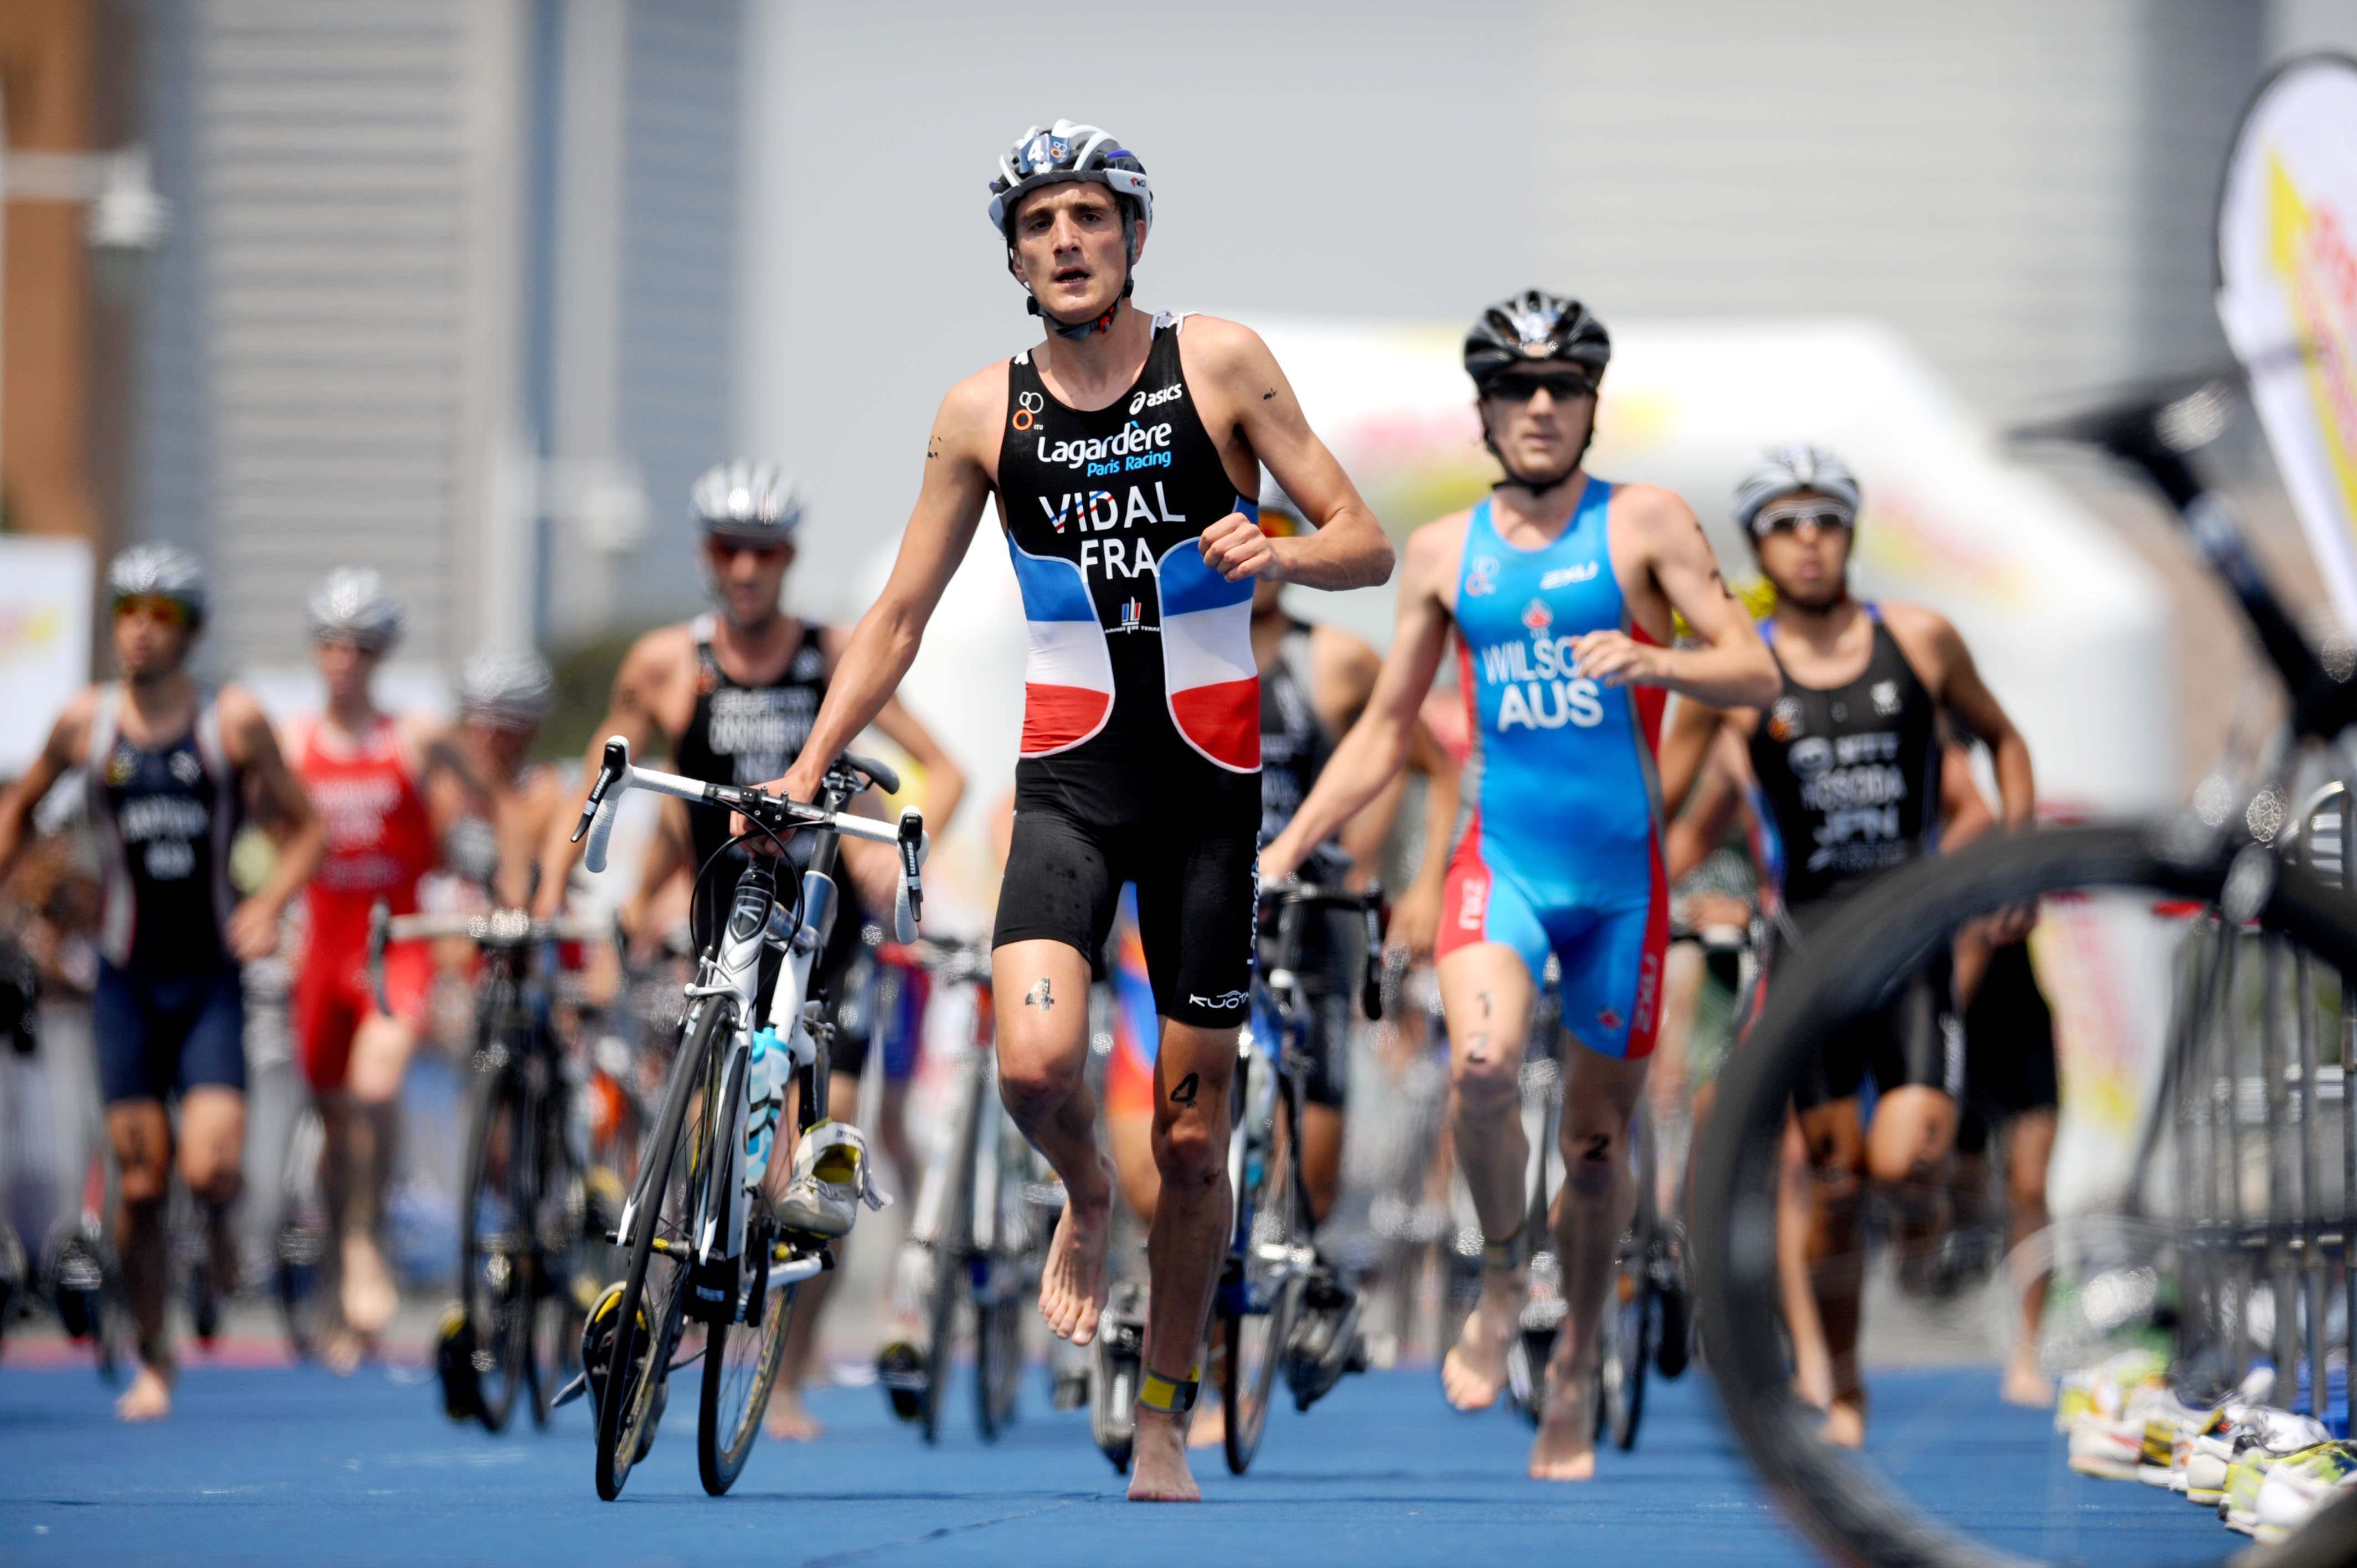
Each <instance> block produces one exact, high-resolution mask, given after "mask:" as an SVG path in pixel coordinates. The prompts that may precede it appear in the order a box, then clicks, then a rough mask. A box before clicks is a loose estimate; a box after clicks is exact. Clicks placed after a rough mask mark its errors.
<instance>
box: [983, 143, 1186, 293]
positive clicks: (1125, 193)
mask: <svg viewBox="0 0 2357 1568" xmlns="http://www.w3.org/2000/svg"><path fill="white" fill-rule="evenodd" d="M1071 180H1084V181H1086V182H1088V183H1090V184H1092V185H1102V186H1103V187H1104V188H1106V189H1108V190H1110V191H1112V192H1113V193H1114V196H1116V197H1119V198H1122V199H1123V200H1124V205H1125V208H1126V209H1129V210H1131V211H1132V212H1133V214H1134V218H1133V220H1137V221H1143V222H1144V223H1145V224H1146V228H1147V229H1148V230H1149V231H1150V230H1152V229H1153V227H1154V187H1153V186H1152V185H1150V184H1148V183H1147V181H1146V166H1145V165H1144V164H1142V163H1140V162H1138V159H1137V155H1136V154H1135V153H1133V152H1131V151H1130V150H1129V149H1128V148H1126V147H1124V146H1122V145H1120V144H1119V143H1117V142H1115V141H1114V137H1113V133H1112V132H1110V131H1101V130H1099V129H1097V127H1095V126H1094V125H1075V124H1072V122H1071V121H1070V120H1059V121H1057V122H1056V123H1055V124H1052V125H1048V126H1039V125H1034V126H1032V127H1031V128H1030V129H1029V130H1028V131H1026V132H1024V133H1023V134H1021V135H1020V136H1017V137H1016V138H1015V145H1013V146H1012V147H1009V148H1008V149H1007V150H1006V152H1004V153H1002V154H1000V155H999V158H998V175H997V177H996V178H995V179H993V180H992V181H991V182H990V226H991V227H992V228H994V229H996V230H997V231H998V232H999V235H1000V237H1001V238H1003V239H1005V240H1006V242H1008V243H1009V244H1012V243H1013V242H1014V233H1013V230H1014V223H1015V208H1016V204H1017V202H1019V201H1021V200H1022V199H1023V198H1024V197H1026V196H1028V195H1029V194H1030V193H1031V192H1032V191H1035V190H1037V189H1039V188H1040V187H1041V186H1043V185H1061V184H1064V183H1066V182H1068V181H1071ZM1129 238H1130V258H1129V259H1130V260H1131V261H1133V262H1134V261H1135V260H1136V259H1137V236H1136V235H1135V234H1132V235H1131V236H1130V237H1129Z"/></svg>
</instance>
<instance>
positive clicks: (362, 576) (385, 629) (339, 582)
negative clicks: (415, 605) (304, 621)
mask: <svg viewBox="0 0 2357 1568" xmlns="http://www.w3.org/2000/svg"><path fill="white" fill-rule="evenodd" d="M304 610H305V613H306V615H307V618H308V619H309V621H310V623H311V640H312V641H314V642H349V643H350V644H351V645H352V646H353V647H354V648H357V649H360V650H362V651H363V652H367V653H382V652H384V651H385V650H387V649H389V648H391V647H392V646H393V644H394V643H396V642H399V641H400V640H401V628H402V608H401V601H400V600H399V599H396V598H394V597H393V594H392V591H391V590H389V589H388V588H386V587H385V585H384V579H383V578H382V577H381V576H379V575H377V573H376V569H375V568H374V567H371V566H339V567H337V568H336V569H335V570H334V571H332V572H330V573H328V575H327V577H326V579H325V580H324V581H322V582H321V583H320V584H319V585H318V586H317V587H316V588H313V589H312V590H311V596H310V598H309V599H308V600H307V602H306V603H305V605H304Z"/></svg>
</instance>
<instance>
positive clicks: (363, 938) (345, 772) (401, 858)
mask: <svg viewBox="0 0 2357 1568" xmlns="http://www.w3.org/2000/svg"><path fill="white" fill-rule="evenodd" d="M294 739H295V746H294V753H295V772H296V777H297V778H299V779H302V781H303V788H304V789H306V790H307V791H308V792H309V794H310V797H311V802H312V804H313V805H314V806H316V807H317V809H318V812H319V818H320V821H321V822H322V823H323V824H324V826H325V828H326V830H327V840H328V843H327V854H326V857H325V858H324V859H323V860H321V861H320V863H319V870H318V874H317V875H315V876H313V877H312V878H311V885H310V887H309V889H308V897H309V903H310V910H311V934H310V940H309V942H308V945H307V947H306V948H305V950H304V952H303V963H302V968H301V970H300V971H299V972H298V973H297V974H296V980H295V1018H294V1023H295V1049H296V1057H297V1058H298V1059H299V1060H300V1061H301V1062H302V1064H303V1075H304V1077H305V1078H307V1079H309V1080H310V1084H311V1087H312V1088H313V1089H314V1090H317V1091H319V1092H321V1093H332V1092H334V1091H336V1090H340V1089H341V1088H343V1086H344V1077H345V1073H346V1071H347V1070H348V1069H349V1068H350V1060H351V1050H352V1036H353V1034H354V1032H355V1031H356V1030H358V1029H359V1027H360V1025H361V1019H363V1018H365V1017H367V1016H368V1015H370V1014H371V1012H373V1011H375V1006H376V1004H375V1000H374V998H373V997H372V996H371V993H370V987H369V979H368V941H369V912H370V910H371V908H374V907H375V905H376V903H377V901H378V900H379V899H382V900H383V901H384V903H385V904H386V905H387V906H388V907H389V908H391V909H392V911H393V913H394V914H396V915H406V914H411V913H413V912H414V911H415V910H416V908H417V882H418V878H420V877H421V876H424V875H425V874H426V873H427V872H429V871H431V870H433V869H434V866H435V864H436V861H437V860H438V859H439V852H438V849H437V847H436V841H435V833H434V822H433V819H432V818H431V817H430V816H429V815H428V814H427V812H426V810H425V793H424V791H423V790H422V789H420V788H419V783H418V770H417V767H416V765H415V762H414V759H413V758H412V757H410V755H409V747H408V745H407V743H406V742H405V741H404V738H403V736H402V734H401V729H400V726H399V725H396V724H395V723H394V722H393V720H392V719H390V718H383V717H380V718H379V719H378V720H377V721H376V723H375V724H374V725H371V726H370V728H369V731H368V733H367V734H366V735H364V736H359V737H357V738H355V737H353V736H347V735H345V734H343V733H342V732H341V731H339V730H337V729H335V728H334V727H332V726H331V725H328V724H327V723H326V722H325V721H324V720H314V721H312V722H310V723H308V724H307V725H303V726H302V727H301V728H300V729H299V730H298V731H297V732H296V736H295V737H294ZM433 984H434V962H433V955H432V953H431V952H430V951H429V950H427V948H426V945H425V943H423V942H398V943H395V944H394V945H393V947H391V948H390V949H388V950H387V951H386V953H385V955H384V990H385V1000H386V1003H387V1004H389V1005H390V1006H391V1007H392V1009H393V1016H395V1017H397V1018H401V1019H403V1020H404V1021H406V1022H408V1023H410V1024H413V1025H415V1024H419V1023H422V1022H423V1021H424V1020H425V1008H426V1003H427V1001H428V999H429V997H430V996H431V994H432V992H433Z"/></svg>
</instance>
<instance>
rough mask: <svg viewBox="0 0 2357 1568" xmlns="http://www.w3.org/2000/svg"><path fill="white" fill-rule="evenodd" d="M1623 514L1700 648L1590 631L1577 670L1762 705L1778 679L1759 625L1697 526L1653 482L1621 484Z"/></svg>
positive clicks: (1718, 700) (1615, 681) (1575, 649)
mask: <svg viewBox="0 0 2357 1568" xmlns="http://www.w3.org/2000/svg"><path fill="white" fill-rule="evenodd" d="M1622 497H1626V498H1627V500H1626V503H1625V504H1626V505H1627V508H1628V510H1627V511H1626V512H1625V513H1624V514H1623V515H1624V516H1626V517H1627V518H1628V519H1629V521H1631V522H1632V523H1633V524H1634V525H1635V527H1636V529H1637V531H1638V532H1637V536H1638V539H1639V541H1640V543H1641V548H1642V550H1643V558H1644V563H1645V567H1646V570H1647V572H1648V574H1649V575H1650V576H1651V577H1652V583H1653V585H1654V586H1656V587H1657V588H1659V589H1660V591H1661V594H1662V596H1663V598H1665V599H1667V600H1668V601H1669V607H1670V608H1671V609H1673V610H1675V611H1676V612H1677V613H1678V614H1679V615H1682V616H1684V618H1685V620H1686V624H1687V625H1688V626H1689V627H1692V628H1694V635H1695V641H1696V643H1697V644H1699V646H1696V647H1690V648H1668V647H1663V646H1661V645H1659V644H1658V643H1652V642H1640V641H1638V640H1637V639H1635V638H1632V637H1630V636H1628V635H1627V634H1626V633H1623V632H1619V631H1591V632H1589V633H1587V635H1586V636H1585V637H1581V638H1578V639H1575V640H1574V641H1573V643H1572V653H1573V656H1574V657H1575V658H1576V659H1577V660H1578V672H1579V673H1580V674H1582V675H1585V676H1587V677H1588V678H1589V679H1591V680H1596V681H1601V682H1604V683H1605V684H1606V685H1608V686H1626V685H1631V684H1641V685H1648V686H1666V687H1667V688H1669V689H1670V690H1671V691H1673V692H1675V693H1678V694H1679V695H1681V696H1685V697H1693V698H1695V699H1696V700H1698V701H1700V702H1705V703H1709V704H1710V705H1711V706H1712V707H1714V708H1727V707H1738V706H1740V707H1754V708H1764V707H1766V706H1767V705H1768V704H1769V703H1772V702H1774V701H1775V700H1776V693H1778V692H1779V691H1780V690H1781V687H1782V682H1781V681H1779V680H1778V678H1777V675H1776V660H1774V659H1773V658H1772V657H1770V654H1769V652H1768V645H1767V644H1766V643H1764V642H1762V641H1760V628H1758V627H1756V626H1754V625H1752V624H1751V617H1750V615H1749V613H1748V612H1747V611H1746V610H1745V609H1744V607H1743V606H1742V605H1741V604H1739V603H1738V602H1737V600H1736V597H1735V596H1734V595H1733V594H1731V593H1729V592H1728V591H1727V580H1726V579H1725V578H1724V577H1722V576H1720V575H1719V571H1718V559H1717V557H1716V556H1715V555H1713V554H1712V553H1711V549H1710V541H1709V540H1707V539H1706V538H1704V537H1703V532H1702V524H1701V523H1700V522H1698V521H1695V514H1694V512H1693V510H1692V509H1690V508H1689V507H1688V506H1687V505H1686V503H1685V502H1684V500H1681V499H1679V498H1678V497H1677V496H1676V495H1674V493H1672V492H1671V491H1668V490H1664V489H1658V488H1657V487H1655V486H1652V485H1626V486H1623V487H1621V489H1620V490H1619V491H1617V492H1616V493H1615V496H1614V499H1615V500H1616V501H1619V500H1620V499H1621V498H1622Z"/></svg>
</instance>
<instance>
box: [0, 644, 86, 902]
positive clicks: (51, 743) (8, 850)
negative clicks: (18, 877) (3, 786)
mask: <svg viewBox="0 0 2357 1568" xmlns="http://www.w3.org/2000/svg"><path fill="white" fill-rule="evenodd" d="M97 707H98V692H97V689H96V688H95V687H92V688H91V689H89V690H86V691H84V692H83V693H81V695H80V696H78V697H76V698H74V700H73V701H72V702H70V703H67V704H66V708H65V712H63V713H61V714H59V715H58V722H57V723H56V724H55V725H52V726H51V727H50V730H49V738H48V744H47V745H45V746H42V747H41V752H40V755H39V756H38V757H34V758H33V760H32V763H31V764H30V765H29V766H28V767H27V768H26V769H25V771H24V772H23V773H21V774H19V775H18V776H17V778H16V782H15V783H13V784H11V785H9V786H8V789H7V792H6V793H5V794H0V886H5V884H6V883H7V881H8V878H9V877H10V876H12V875H15V874H16V865H17V863H18V862H19V861H21V860H23V859H24V857H25V845H26V843H27V833H28V830H29V829H30V828H31V827H32V823H33V808H34V807H36V806H38V805H39V804H40V803H41V799H42V797H43V796H45V795H47V794H48V792H49V791H50V790H51V789H55V788H56V787H57V782H58V780H59V779H62V778H64V777H65V776H66V774H67V773H68V772H70V771H71V770H72V769H73V768H79V767H80V766H81V761H82V753H83V752H84V751H85V750H86V749H87V748H88V747H89V746H90V718H91V714H92V713H93V712H95V711H96V710H97ZM87 787H88V788H90V789H97V788H99V785H98V782H97V781H96V780H92V781H91V783H90V784H89V785H88V786H87Z"/></svg>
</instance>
